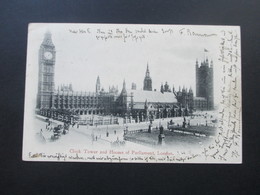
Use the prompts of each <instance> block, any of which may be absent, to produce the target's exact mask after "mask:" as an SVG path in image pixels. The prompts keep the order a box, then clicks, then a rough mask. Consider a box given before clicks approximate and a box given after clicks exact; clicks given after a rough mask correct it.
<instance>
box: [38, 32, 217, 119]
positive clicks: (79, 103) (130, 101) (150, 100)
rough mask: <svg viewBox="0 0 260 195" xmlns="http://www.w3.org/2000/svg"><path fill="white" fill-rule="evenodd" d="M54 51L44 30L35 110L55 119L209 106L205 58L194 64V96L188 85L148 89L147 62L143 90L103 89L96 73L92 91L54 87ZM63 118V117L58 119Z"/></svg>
mask: <svg viewBox="0 0 260 195" xmlns="http://www.w3.org/2000/svg"><path fill="white" fill-rule="evenodd" d="M55 61H56V50H55V46H54V44H53V42H52V38H51V33H50V32H47V33H45V36H44V39H43V42H42V44H41V45H40V50H39V72H38V93H37V102H36V112H37V113H38V114H40V115H43V116H47V117H52V118H55V119H56V118H57V115H62V116H63V117H65V116H66V121H70V122H71V120H72V118H73V116H74V115H93V114H97V115H111V116H112V115H116V116H122V117H124V118H129V119H130V118H131V119H135V120H136V121H144V120H151V119H155V118H167V117H176V116H187V115H189V114H191V113H192V111H193V109H194V108H195V109H201V110H207V109H213V108H214V102H213V99H214V98H213V62H211V64H210V65H209V64H208V60H206V61H204V62H202V63H201V66H200V67H199V66H198V61H197V62H196V97H194V94H193V91H192V89H191V88H190V89H189V90H187V88H185V87H183V88H182V90H181V88H180V87H179V91H176V90H175V89H174V87H173V88H172V90H171V89H170V86H169V85H168V83H167V82H165V84H164V85H163V84H162V85H161V90H160V91H159V90H158V91H156V90H153V89H152V78H151V77H150V70H149V65H148V64H147V68H146V72H145V78H144V83H143V90H137V89H136V84H135V83H132V86H131V89H126V82H125V81H124V82H123V88H122V91H121V92H120V93H119V91H118V87H117V86H116V87H115V86H113V85H112V86H109V90H108V91H105V90H104V88H102V87H101V81H100V77H99V76H97V80H96V86H95V89H96V90H95V92H84V91H80V92H77V91H74V90H73V87H72V84H71V83H70V84H67V85H65V84H62V85H61V86H59V87H58V88H57V90H56V89H55V83H54V76H55ZM62 120H64V118H63V119H62Z"/></svg>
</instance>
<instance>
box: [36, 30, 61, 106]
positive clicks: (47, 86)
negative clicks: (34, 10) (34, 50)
mask: <svg viewBox="0 0 260 195" xmlns="http://www.w3.org/2000/svg"><path fill="white" fill-rule="evenodd" d="M55 57H56V50H55V46H54V44H53V42H52V35H51V33H50V32H49V31H47V32H46V33H45V35H44V39H43V42H42V44H41V45H40V49H39V73H38V94H37V105H36V107H37V108H38V109H44V108H46V109H49V108H52V107H53V105H52V98H53V93H54V91H55V85H54V66H55Z"/></svg>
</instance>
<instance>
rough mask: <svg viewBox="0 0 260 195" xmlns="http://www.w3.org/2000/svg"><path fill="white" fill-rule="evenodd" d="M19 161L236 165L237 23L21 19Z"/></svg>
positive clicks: (239, 124)
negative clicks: (24, 44) (25, 23)
mask: <svg viewBox="0 0 260 195" xmlns="http://www.w3.org/2000/svg"><path fill="white" fill-rule="evenodd" d="M26 67H27V68H26V91H25V111H24V134H23V160H26V161H59V162H111V163H114V162H116V163H125V162H127V163H242V116H241V113H242V107H241V98H242V97H241V41H240V27H238V26H196V25H140V24H139V25H133V24H47V23H46V24H44V23H42V24H41V23H34V24H30V25H29V28H28V49H27V64H26Z"/></svg>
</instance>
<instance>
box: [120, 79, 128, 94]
mask: <svg viewBox="0 0 260 195" xmlns="http://www.w3.org/2000/svg"><path fill="white" fill-rule="evenodd" d="M121 93H122V94H123V95H126V94H127V92H126V84H125V79H124V81H123V89H122V92H121Z"/></svg>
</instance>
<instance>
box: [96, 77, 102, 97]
mask: <svg viewBox="0 0 260 195" xmlns="http://www.w3.org/2000/svg"><path fill="white" fill-rule="evenodd" d="M100 88H101V86H100V79H99V76H98V77H97V81H96V93H99V92H100Z"/></svg>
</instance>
